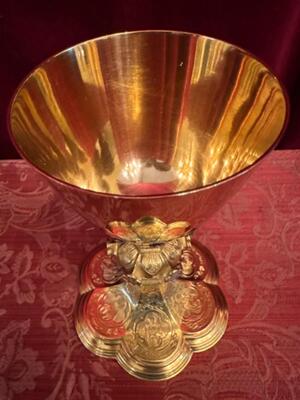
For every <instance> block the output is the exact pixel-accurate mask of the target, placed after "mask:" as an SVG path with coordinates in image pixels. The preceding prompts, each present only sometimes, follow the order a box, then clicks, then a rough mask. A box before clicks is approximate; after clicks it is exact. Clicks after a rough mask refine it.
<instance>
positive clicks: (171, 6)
mask: <svg viewBox="0 0 300 400" xmlns="http://www.w3.org/2000/svg"><path fill="white" fill-rule="evenodd" d="M138 29H173V30H183V31H190V32H195V33H201V34H205V35H208V36H213V37H216V38H219V39H223V40H226V41H229V42H231V43H234V44H236V45H239V46H241V47H243V48H245V49H247V50H249V51H251V52H252V53H254V54H255V55H256V56H258V57H259V58H261V60H262V61H264V62H265V63H267V64H268V65H269V67H270V68H271V69H272V70H273V72H275V74H276V75H277V76H278V77H279V78H280V79H281V81H282V82H283V84H284V85H285V87H286V89H287V92H288V95H289V98H290V104H291V113H290V114H291V115H290V123H289V125H288V129H287V132H286V135H285V136H284V138H283V140H282V141H281V143H280V145H279V148H300V113H299V110H298V109H299V105H300V0H252V1H243V0H239V1H236V0H224V1H221V0H205V1H203V0H195V1H192V0H172V1H171V0H147V1H146V0H127V1H125V0H123V1H121V0H107V1H102V0H98V1H93V0H86V1H78V2H76V0H73V1H63V0H60V1H58V0H39V1H33V0H23V1H22V0H19V1H16V0H15V1H4V0H0V158H15V157H18V156H17V153H16V151H15V150H14V148H13V147H12V145H11V143H10V140H9V138H8V133H7V127H6V113H7V107H8V104H9V101H10V98H11V96H12V95H13V92H14V90H15V89H16V86H17V85H18V83H19V82H20V81H21V80H22V79H23V78H24V76H25V75H26V74H27V73H28V72H30V70H31V69H32V68H33V67H35V66H36V65H37V64H39V63H40V62H41V61H43V60H44V59H45V58H47V57H49V56H51V55H53V54H54V53H56V52H58V51H60V50H63V49H64V48H66V47H69V46H71V45H74V44H76V43H78V42H81V41H84V40H86V39H90V38H93V37H96V36H101V35H103V34H108V33H114V32H120V31H124V30H138Z"/></svg>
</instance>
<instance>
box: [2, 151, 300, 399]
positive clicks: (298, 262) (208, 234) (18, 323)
mask: <svg viewBox="0 0 300 400" xmlns="http://www.w3.org/2000/svg"><path fill="white" fill-rule="evenodd" d="M196 236H198V238H199V239H200V240H201V241H202V242H203V243H204V244H206V245H207V246H208V247H209V248H210V249H211V250H212V251H213V253H214V254H215V256H216V258H217V260H218V262H219V267H220V272H221V282H220V285H221V287H222V289H223V290H224V292H225V294H226V296H227V300H228V303H229V311H230V320H229V327H228V330H227V331H226V334H225V336H224V338H223V339H222V340H221V341H220V342H219V344H218V345H217V346H215V347H214V348H213V349H211V350H209V351H207V352H205V353H200V354H196V355H194V356H193V359H192V362H191V363H190V365H189V366H188V368H186V369H185V370H184V371H183V372H182V373H181V374H180V375H178V376H177V377H176V378H174V379H171V380H169V381H166V382H156V383H155V382H144V381H140V380H137V379H135V378H133V377H131V376H129V375H127V374H126V373H125V372H124V371H123V370H122V369H121V368H120V367H119V366H118V365H117V363H116V362H115V361H113V360H107V359H103V358H97V357H96V356H94V355H92V354H91V353H89V352H88V351H87V350H85V348H84V347H83V346H82V345H81V343H80V342H79V340H78V338H77V336H76V334H75V331H74V328H73V320H72V308H73V304H74V300H75V298H76V296H77V290H78V280H77V278H78V269H79V266H80V264H81V263H82V261H83V260H84V259H85V256H86V255H87V254H88V252H89V251H90V250H91V249H92V248H94V247H95V246H96V245H98V244H99V241H103V236H102V233H101V232H100V231H99V230H98V229H97V228H94V227H93V226H91V225H89V224H88V223H86V222H84V221H83V220H82V218H81V217H79V216H77V215H76V214H75V213H74V212H72V210H71V209H70V208H69V207H68V206H67V205H66V204H64V203H63V202H62V201H60V199H59V198H58V197H57V195H56V194H54V192H53V191H52V189H51V188H50V187H49V186H48V184H47V181H45V180H44V178H42V177H41V176H40V175H38V174H37V173H36V172H34V171H33V169H32V168H31V167H29V166H28V165H27V164H26V163H25V162H23V161H2V162H0V399H1V400H4V399H5V400H6V399H22V400H27V399H30V400H43V399H47V400H54V399H58V400H65V399H66V400H69V399H72V400H75V399H76V400H77V399H78V400H88V399H99V400H110V399H122V400H123V399H143V400H147V399H152V400H153V399H168V400H188V399H189V400H193V399H205V400H220V399H228V400H237V399H249V400H250V399H251V400H258V399H259V400H267V399H270V400H271V399H272V400H275V399H278V400H279V399H280V400H283V399H286V400H290V399H295V400H297V399H300V151H275V152H273V154H272V155H271V156H270V157H269V158H267V159H266V161H265V162H264V163H263V164H262V165H261V166H260V167H259V168H258V169H257V171H256V172H255V173H254V174H253V175H252V177H251V178H250V180H249V181H248V183H247V184H246V186H245V187H244V188H243V189H242V191H241V192H240V193H238V194H237V195H236V196H235V197H234V198H233V199H232V200H231V201H230V202H229V203H228V204H226V205H225V206H224V207H223V209H222V210H221V211H220V212H219V213H218V214H217V215H215V217H214V218H213V219H211V220H210V221H208V222H207V223H206V224H205V225H204V226H202V228H201V230H199V232H198V234H196Z"/></svg>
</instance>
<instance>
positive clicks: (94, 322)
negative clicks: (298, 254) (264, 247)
mask: <svg viewBox="0 0 300 400" xmlns="http://www.w3.org/2000/svg"><path fill="white" fill-rule="evenodd" d="M107 233H108V235H109V237H110V240H109V241H108V243H107V249H106V252H105V251H104V249H103V248H102V249H100V250H98V252H96V254H94V255H92V257H91V259H90V260H89V261H88V262H87V264H86V265H85V267H84V268H83V271H82V275H81V293H82V295H81V297H80V299H79V301H78V308H77V313H76V327H77V331H78V334H79V337H80V338H81V340H82V342H83V343H84V345H85V346H86V347H87V348H89V349H90V350H91V351H93V352H94V353H96V354H98V355H103V356H108V357H115V358H116V359H117V360H118V362H119V364H120V365H121V366H122V367H123V368H124V369H125V370H126V371H128V372H129V373H130V374H132V375H134V376H136V377H139V378H143V379H155V380H159V379H167V378H170V377H172V376H174V375H176V374H177V373H179V372H180V371H181V370H182V369H183V368H184V367H185V366H186V365H187V363H188V362H189V360H190V358H191V355H192V352H193V351H203V350H205V349H207V348H209V347H211V346H212V345H213V344H215V343H216V342H217V341H218V340H219V339H220V337H221V336H222V335H223V333H224V331H225V328H226V324H227V308H226V302H225V300H224V297H223V295H222V292H221V291H220V289H219V288H218V286H217V271H216V264H215V263H214V262H213V261H212V260H213V259H212V256H211V255H210V254H209V253H208V252H207V250H205V248H203V247H201V246H200V245H196V244H192V242H191V237H190V234H191V229H190V225H189V224H188V223H186V222H183V221H182V222H175V223H171V224H165V223H163V222H162V221H160V220H159V219H158V218H155V217H143V218H140V219H139V220H138V221H136V222H134V223H133V224H127V223H124V222H120V221H117V222H112V223H110V224H109V226H108V228H107ZM209 275H210V278H209ZM206 276H207V278H208V281H206ZM208 282H209V283H208ZM111 285H112V286H111Z"/></svg>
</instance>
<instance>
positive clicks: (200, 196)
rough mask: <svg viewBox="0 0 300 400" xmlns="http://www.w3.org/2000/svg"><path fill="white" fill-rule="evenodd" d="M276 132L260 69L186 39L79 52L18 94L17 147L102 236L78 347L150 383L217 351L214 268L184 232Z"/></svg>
mask: <svg viewBox="0 0 300 400" xmlns="http://www.w3.org/2000/svg"><path fill="white" fill-rule="evenodd" d="M286 120H287V102H286V98H285V94H284V91H283V89H282V87H281V85H280V83H279V82H278V80H277V78H276V77H275V76H274V75H273V74H272V73H271V72H270V71H269V70H268V69H267V68H266V66H264V65H263V64H262V63H261V62H260V61H258V60H257V59H256V58H255V57H253V56H252V55H251V54H249V53H247V52H246V51H244V50H242V49H240V48H238V47H236V46H234V45H231V44H229V43H225V42H222V41H220V40H216V39H212V38H209V37H205V36H201V35H197V34H191V33H184V32H172V31H141V32H127V33H121V34H115V35H109V36H105V37H101V38H97V39H93V40H89V41H87V42H84V43H81V44H78V45H76V46H74V47H72V48H70V49H67V50H65V51H63V52H61V53H59V54H57V55H55V56H53V57H51V58H50V59H48V60H46V61H45V62H44V63H42V64H41V65H40V66H38V67H37V68H36V69H35V70H34V71H33V72H32V73H31V74H30V75H29V76H28V77H27V78H26V79H25V80H24V81H23V82H22V84H21V85H20V87H19V89H18V90H17V92H16V94H15V96H14V98H13V100H12V103H11V107H10V112H9V118H8V124H9V131H10V134H11V138H12V140H13V142H14V143H15V146H16V148H17V149H18V151H19V152H20V153H21V155H22V156H23V157H24V158H25V159H27V160H28V161H29V162H30V163H31V164H32V165H33V166H34V167H36V168H37V169H38V170H39V171H40V172H42V173H43V174H44V175H46V176H47V177H48V178H49V182H51V184H52V185H53V187H54V188H55V189H56V190H57V191H58V192H59V193H60V194H61V195H62V196H63V197H64V199H65V200H66V201H67V202H68V203H69V204H70V205H71V206H72V207H73V208H74V210H77V211H78V212H79V213H80V214H81V215H83V216H84V217H85V218H86V219H88V220H89V221H90V222H92V223H94V224H95V225H98V226H100V227H101V228H104V227H105V226H107V233H108V236H109V241H108V244H107V248H106V247H105V246H102V247H100V248H98V249H97V250H96V251H95V252H94V253H93V254H91V255H90V257H89V259H88V260H87V261H86V263H85V265H84V267H83V269H82V271H81V283H80V293H81V296H80V298H79V300H78V304H77V311H76V328H77V331H78V334H79V336H80V338H81V340H82V342H83V343H84V344H85V346H86V347H88V348H89V349H91V351H93V352H94V353H96V354H98V355H101V356H107V357H115V358H116V359H117V360H118V362H119V363H120V365H122V366H123V368H125V369H126V370H127V371H128V372H129V373H130V374H132V375H134V376H137V377H139V378H143V379H153V380H157V379H167V378H170V377H172V376H175V375H176V374H177V373H179V372H180V371H181V370H182V369H183V368H184V366H185V365H186V364H187V363H188V361H189V360H190V357H191V355H192V352H194V351H203V350H206V349H208V348H209V347H211V346H213V345H214V344H215V343H216V342H217V341H218V340H219V339H220V337H221V336H222V335H223V333H224V330H225V327H226V324H227V318H228V315H227V306H226V302H225V299H224V296H223V294H222V292H221V291H220V289H219V288H218V286H217V282H218V270H217V266H216V263H215V260H214V258H213V257H212V255H211V254H210V252H209V251H208V250H207V249H206V248H205V247H204V246H202V245H201V244H199V243H196V242H195V241H191V237H190V235H191V232H192V229H191V228H193V229H194V228H196V227H198V226H199V225H200V224H201V223H202V222H204V221H205V220H206V219H207V218H208V217H209V216H211V215H212V214H213V213H214V212H215V211H216V210H218V208H220V206H222V205H223V204H224V203H225V201H227V200H228V198H230V197H231V196H232V195H233V194H235V193H236V192H237V190H239V189H240V187H241V186H242V184H243V183H244V182H245V180H246V179H247V177H248V176H249V174H248V172H250V171H251V170H252V168H253V167H254V166H256V165H258V162H259V161H261V160H262V159H263V157H264V156H265V155H266V154H267V153H268V152H269V151H270V150H271V149H272V148H273V147H274V146H275V145H276V143H277V142H278V140H279V138H280V136H281V134H282V132H283V129H284V126H285V124H286ZM144 215H155V216H156V218H154V217H143V218H140V217H141V216H144ZM135 220H136V222H134V223H133V224H128V223H126V222H120V221H135ZM162 220H163V221H168V222H169V221H180V220H183V221H189V223H187V222H173V223H170V224H166V223H164V222H162ZM111 221H115V222H111Z"/></svg>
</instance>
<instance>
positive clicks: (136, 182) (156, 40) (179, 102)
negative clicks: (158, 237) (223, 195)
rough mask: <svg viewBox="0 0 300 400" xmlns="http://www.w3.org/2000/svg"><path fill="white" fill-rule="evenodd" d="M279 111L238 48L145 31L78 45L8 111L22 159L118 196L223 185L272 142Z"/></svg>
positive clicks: (46, 67)
mask: <svg viewBox="0 0 300 400" xmlns="http://www.w3.org/2000/svg"><path fill="white" fill-rule="evenodd" d="M285 118H286V101H285V98H284V94H283V91H282V88H281V86H280V84H279V82H278V80H277V79H276V77H275V76H274V75H273V74H272V73H271V72H270V71H269V70H268V69H267V68H266V67H265V66H264V65H263V64H262V63H260V62H259V61H258V60H256V59H255V58H254V57H252V56H251V55H249V54H248V53H246V52H245V51H243V50H242V49H240V48H237V47H235V46H233V45H231V44H228V43H225V42H222V41H220V40H216V39H212V38H208V37H204V36H201V35H196V34H188V33H183V32H168V31H160V32H159V31H145V32H128V33H123V34H115V35H110V36H105V37H102V38H98V39H94V40H90V41H87V42H84V43H81V44H78V45H76V46H74V47H72V48H70V49H68V50H66V51H64V52H62V53H60V54H58V55H57V56H55V57H52V58H50V59H49V60H47V61H46V62H44V63H43V64H41V65H40V66H39V67H38V68H36V69H35V70H34V71H33V72H32V73H31V74H30V76H29V77H28V78H27V79H26V80H25V82H23V84H22V86H21V87H20V89H19V90H18V92H17V94H16V96H15V98H14V100H13V102H12V106H11V110H10V116H9V125H10V130H11V134H12V138H13V140H14V141H15V144H16V146H17V147H18V149H19V150H20V151H21V152H22V154H23V156H24V157H25V158H27V159H28V160H30V162H31V163H32V164H34V165H35V166H36V167H38V168H39V169H40V170H41V171H43V172H45V173H46V174H48V175H50V176H51V177H53V178H55V179H58V180H60V181H62V182H64V183H69V184H72V185H75V186H76V187H80V188H83V189H89V190H92V191H95V192H102V193H109V194H115V195H123V196H125V195H126V196H132V197H133V196H136V195H153V194H156V195H157V194H166V193H178V192H186V191H189V190H194V189H198V188H201V187H204V186H207V185H209V184H213V183H216V182H220V181H222V180H224V179H227V178H229V177H231V176H233V175H235V174H236V173H238V172H240V171H242V170H243V169H245V168H247V167H249V166H250V165H252V164H253V163H254V162H255V161H257V160H258V159H259V158H260V157H261V156H262V155H264V153H265V152H266V151H267V150H268V149H269V148H270V147H271V146H272V145H273V144H274V142H276V140H277V138H278V137H279V134H280V131H281V130H282V128H283V125H284V122H285Z"/></svg>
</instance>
